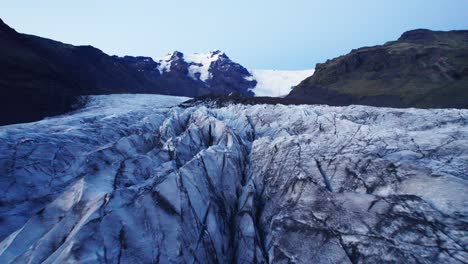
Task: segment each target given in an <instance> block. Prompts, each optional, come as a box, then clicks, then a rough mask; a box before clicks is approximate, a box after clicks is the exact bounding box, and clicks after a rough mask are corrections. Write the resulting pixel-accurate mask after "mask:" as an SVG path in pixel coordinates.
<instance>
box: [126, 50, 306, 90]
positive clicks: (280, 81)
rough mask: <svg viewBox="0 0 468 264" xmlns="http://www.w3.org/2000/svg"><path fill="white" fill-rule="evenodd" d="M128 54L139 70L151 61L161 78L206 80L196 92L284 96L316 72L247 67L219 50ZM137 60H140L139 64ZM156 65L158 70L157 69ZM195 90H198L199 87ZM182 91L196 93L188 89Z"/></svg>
mask: <svg viewBox="0 0 468 264" xmlns="http://www.w3.org/2000/svg"><path fill="white" fill-rule="evenodd" d="M125 58H126V60H127V61H130V62H131V65H133V66H134V67H137V68H139V67H141V68H139V71H147V70H148V69H147V66H148V63H151V74H153V75H154V76H157V77H158V78H173V79H174V78H178V79H183V78H187V77H188V78H190V81H192V82H196V83H198V84H201V83H202V84H204V86H203V88H204V90H203V91H202V92H198V93H196V95H203V94H207V93H215V94H229V93H231V92H236V93H240V94H242V95H247V96H274V97H277V96H284V95H287V94H288V93H289V92H290V91H291V89H292V87H294V86H295V85H297V84H299V83H300V82H301V81H302V80H304V79H306V78H307V77H310V76H312V74H313V73H314V70H313V69H311V70H300V71H280V70H247V69H246V68H245V67H243V66H242V65H241V64H239V63H236V62H234V61H232V60H231V59H230V58H229V57H228V56H227V55H226V53H224V52H222V51H219V50H216V51H211V52H208V53H194V54H184V53H182V52H179V51H174V52H172V53H169V54H167V55H166V56H164V57H162V58H160V59H156V60H154V61H153V59H151V58H148V57H125ZM135 60H136V61H138V62H139V63H138V64H135ZM156 69H157V71H158V72H155V70H156ZM173 89H177V88H176V87H175V88H173ZM192 90H193V91H195V89H192ZM181 94H183V95H188V96H191V95H192V94H191V93H189V92H187V91H184V93H181Z"/></svg>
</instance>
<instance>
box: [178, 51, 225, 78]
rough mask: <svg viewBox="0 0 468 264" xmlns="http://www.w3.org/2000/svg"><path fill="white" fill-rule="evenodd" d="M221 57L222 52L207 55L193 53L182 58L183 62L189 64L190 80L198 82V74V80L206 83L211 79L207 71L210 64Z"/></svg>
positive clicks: (212, 52)
mask: <svg viewBox="0 0 468 264" xmlns="http://www.w3.org/2000/svg"><path fill="white" fill-rule="evenodd" d="M222 55H224V52H216V51H211V52H209V53H194V54H189V55H186V56H184V59H185V61H186V62H187V63H189V64H190V66H189V68H188V70H189V73H188V75H189V76H190V77H191V78H192V79H194V80H198V78H197V73H198V74H200V80H201V81H203V82H206V81H207V80H208V79H211V77H212V75H211V73H210V71H209V69H210V65H211V63H212V62H215V61H217V60H218V59H219V57H220V56H222Z"/></svg>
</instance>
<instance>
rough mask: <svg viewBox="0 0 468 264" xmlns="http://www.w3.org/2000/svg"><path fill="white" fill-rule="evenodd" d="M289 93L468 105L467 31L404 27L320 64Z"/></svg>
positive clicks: (316, 98)
mask: <svg viewBox="0 0 468 264" xmlns="http://www.w3.org/2000/svg"><path fill="white" fill-rule="evenodd" d="M288 97H290V98H302V99H306V98H307V99H308V101H309V102H311V103H326V104H329V105H349V104H365V105H375V106H395V107H423V108H427V107H436V108H437V107H444V108H445V107H448V108H450V107H456V108H468V30H459V31H446V32H443V31H430V30H424V29H420V30H413V31H408V32H405V33H404V34H403V35H402V36H401V37H400V38H399V39H398V40H397V41H391V42H388V43H386V44H384V45H380V46H374V47H364V48H360V49H356V50H352V51H351V52H350V53H349V54H347V55H344V56H340V57H338V58H335V59H332V60H328V61H327V62H325V63H323V64H317V66H316V71H315V74H314V75H313V76H311V77H309V78H307V79H305V80H304V81H303V82H301V84H299V85H298V86H297V87H296V88H295V89H294V90H293V91H292V92H291V93H290V94H289V96H288Z"/></svg>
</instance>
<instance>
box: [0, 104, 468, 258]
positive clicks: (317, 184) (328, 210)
mask: <svg viewBox="0 0 468 264" xmlns="http://www.w3.org/2000/svg"><path fill="white" fill-rule="evenodd" d="M184 100H185V99H184V98H177V97H167V96H158V95H111V96H98V97H93V99H92V101H91V103H90V105H89V106H88V107H87V108H85V109H84V110H82V111H80V112H77V113H74V114H72V115H68V116H62V117H57V118H52V119H48V120H43V121H40V122H36V123H31V124H20V125H14V126H7V127H2V128H0V162H1V163H0V179H1V181H0V187H1V190H3V192H2V193H0V224H1V228H0V240H1V241H2V242H0V263H10V262H15V263H25V262H28V263H69V262H96V263H118V262H120V263H153V262H155V263H157V262H160V263H231V262H235V263H375V262H378V263H395V262H400V263H401V262H404V263H464V262H466V259H467V258H468V252H467V251H468V248H467V246H466V245H467V241H468V234H467V230H468V222H467V221H468V218H467V216H468V210H467V206H466V201H467V199H468V194H467V193H468V192H467V188H468V175H467V171H468V162H467V160H468V159H467V158H468V125H467V122H468V116H467V115H468V112H467V111H466V110H415V109H409V110H397V109H388V108H373V107H364V106H349V107H327V106H283V105H276V106H274V105H254V106H245V105H229V106H226V107H221V108H207V107H206V106H204V105H203V104H199V105H195V106H192V107H188V108H181V107H176V106H175V105H177V104H179V103H181V102H182V101H184Z"/></svg>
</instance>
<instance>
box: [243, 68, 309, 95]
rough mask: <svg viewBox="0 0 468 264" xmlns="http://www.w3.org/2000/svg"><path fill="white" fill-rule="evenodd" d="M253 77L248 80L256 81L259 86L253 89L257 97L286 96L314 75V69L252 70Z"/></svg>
mask: <svg viewBox="0 0 468 264" xmlns="http://www.w3.org/2000/svg"><path fill="white" fill-rule="evenodd" d="M250 73H251V74H252V76H249V77H247V78H246V80H256V81H257V86H255V88H254V89H253V92H254V93H255V95H256V96H274V97H279V96H284V95H287V94H288V93H289V92H290V91H291V88H292V87H293V86H295V85H298V84H299V83H300V82H301V81H303V80H304V79H306V78H307V77H309V76H312V74H314V69H308V70H300V71H281V70H251V71H250Z"/></svg>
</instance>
